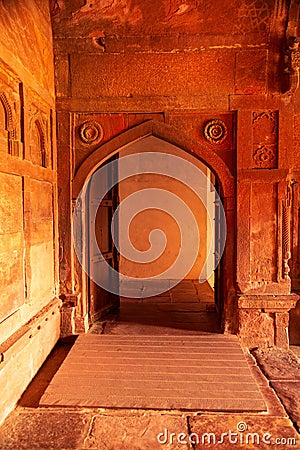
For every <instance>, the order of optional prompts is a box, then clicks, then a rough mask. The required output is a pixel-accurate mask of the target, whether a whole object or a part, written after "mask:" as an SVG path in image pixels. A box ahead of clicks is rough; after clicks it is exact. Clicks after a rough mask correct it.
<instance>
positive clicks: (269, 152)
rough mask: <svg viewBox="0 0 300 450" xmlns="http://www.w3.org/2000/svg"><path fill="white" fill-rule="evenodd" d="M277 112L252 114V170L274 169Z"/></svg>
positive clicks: (275, 165) (276, 155) (276, 158)
mask: <svg viewBox="0 0 300 450" xmlns="http://www.w3.org/2000/svg"><path fill="white" fill-rule="evenodd" d="M277 136H278V111H261V112H253V113H252V168H253V169H254V168H260V169H276V168H277V160H278V143H277Z"/></svg>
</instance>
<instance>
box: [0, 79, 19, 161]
mask: <svg viewBox="0 0 300 450" xmlns="http://www.w3.org/2000/svg"><path fill="white" fill-rule="evenodd" d="M20 93H21V84H20V82H19V80H18V79H17V78H16V77H14V76H13V75H12V74H10V73H8V72H5V71H3V70H0V145H1V147H2V146H3V147H5V148H6V151H7V153H8V154H10V155H13V156H22V155H21V153H22V152H21V151H20V147H21V145H20V140H21V103H22V99H21V96H20Z"/></svg>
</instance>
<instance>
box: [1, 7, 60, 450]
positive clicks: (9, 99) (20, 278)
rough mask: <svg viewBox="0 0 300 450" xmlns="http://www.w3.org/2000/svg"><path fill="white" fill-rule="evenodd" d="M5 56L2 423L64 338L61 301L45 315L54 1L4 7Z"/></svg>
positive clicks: (50, 287) (51, 268)
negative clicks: (60, 339)
mask: <svg viewBox="0 0 300 450" xmlns="http://www.w3.org/2000/svg"><path fill="white" fill-rule="evenodd" d="M20 37H21V39H20ZM0 56H1V62H0V128H1V129H0V155H1V156H0V186H1V195H0V238H1V239H0V241H1V243H0V267H1V268H0V290H1V293H0V297H1V298H0V336H1V338H0V345H4V347H5V352H4V361H2V358H1V364H0V379H1V399H0V422H2V420H3V419H4V418H5V416H6V415H7V414H8V413H9V412H10V411H11V410H12V408H14V406H15V404H16V402H17V400H18V399H19V398H20V396H21V395H22V393H23V391H24V390H25V388H26V387H27V385H28V384H29V383H30V381H31V379H32V377H33V376H34V375H35V373H36V372H37V370H38V369H39V368H40V366H41V365H42V364H43V362H44V360H45V358H46V357H47V355H48V354H49V352H50V351H51V349H52V348H53V346H54V345H55V343H56V341H57V339H58V337H59V332H60V330H59V325H60V320H59V319H60V318H59V311H58V305H59V301H58V300H56V308H55V312H54V311H53V314H54V315H52V312H51V313H50V317H49V316H47V315H46V316H45V315H44V314H45V311H44V312H43V313H41V310H42V309H43V308H44V307H48V305H49V304H50V303H51V302H52V300H53V299H54V298H55V296H56V281H55V279H54V274H55V272H56V271H57V270H56V267H55V264H56V263H55V258H56V255H57V248H56V232H57V231H56V230H57V225H56V223H55V222H56V220H55V216H56V211H57V206H56V205H55V200H54V198H55V192H56V176H55V171H56V156H55V154H56V151H55V136H54V133H53V130H54V120H53V110H54V107H55V99H54V64H53V46H52V31H51V22H50V14H49V6H48V3H47V2H42V3H41V4H39V3H38V2H36V1H31V0H25V1H24V2H18V1H16V2H6V1H0ZM51 110H52V111H51ZM52 169H54V171H52ZM39 315H40V316H39ZM37 316H38V318H37ZM34 318H35V319H36V320H38V321H39V323H38V324H36V322H35V320H34ZM37 327H39V328H37ZM24 333H25V334H24ZM1 444H2V446H3V445H4V448H5V444H3V442H2V443H1ZM11 448H13V447H11Z"/></svg>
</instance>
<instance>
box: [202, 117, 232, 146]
mask: <svg viewBox="0 0 300 450" xmlns="http://www.w3.org/2000/svg"><path fill="white" fill-rule="evenodd" d="M203 133H204V137H205V139H206V140H207V141H208V142H210V143H211V144H221V142H223V141H224V140H225V139H226V137H227V134H228V129H227V126H226V123H225V122H224V121H223V120H221V119H212V120H209V121H208V122H206V124H205V126H204V130H203Z"/></svg>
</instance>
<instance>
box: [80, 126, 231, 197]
mask: <svg viewBox="0 0 300 450" xmlns="http://www.w3.org/2000/svg"><path fill="white" fill-rule="evenodd" d="M151 135H153V136H155V137H157V138H158V139H161V140H163V141H166V142H169V143H170V144H173V145H175V146H177V147H179V148H180V149H182V150H184V151H186V152H187V153H189V154H191V155H193V156H195V157H196V158H198V159H200V160H201V161H202V162H203V163H204V164H205V165H206V166H207V167H209V169H210V170H212V172H213V173H214V174H215V175H216V176H217V178H218V180H219V182H220V184H221V187H222V197H234V178H233V176H232V174H231V173H230V171H229V169H228V167H227V166H226V164H225V163H224V161H223V160H222V159H221V158H220V157H219V156H218V155H217V154H216V153H215V152H213V151H212V150H211V149H209V148H207V147H206V146H205V145H203V144H202V143H199V142H197V141H195V140H194V139H191V138H190V137H189V136H188V135H186V134H185V133H182V132H181V131H180V130H179V129H177V128H174V127H170V126H169V125H166V124H164V123H162V122H157V121H154V120H149V121H147V122H144V123H142V124H141V125H137V126H135V127H133V128H131V129H129V130H127V131H125V132H124V133H122V134H121V135H119V136H117V137H115V138H113V139H111V140H110V141H108V142H106V143H105V144H103V145H101V146H100V147H98V148H97V149H95V150H94V152H93V153H92V154H91V155H89V156H88V157H87V158H86V159H85V160H84V161H83V163H82V164H81V165H80V167H79V168H78V170H77V172H76V174H75V177H74V179H73V198H74V199H76V198H77V197H78V195H79V193H80V191H81V189H82V188H83V186H84V184H85V183H86V181H87V180H88V179H89V177H90V176H91V174H92V173H93V172H94V171H95V170H96V169H97V168H98V167H99V166H100V165H101V164H103V163H104V162H105V161H106V160H108V159H109V158H110V157H111V156H113V155H114V154H116V153H118V152H119V151H120V150H121V149H123V148H125V147H127V146H129V145H131V144H133V143H134V142H137V141H139V140H141V139H143V138H145V137H147V136H151Z"/></svg>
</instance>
